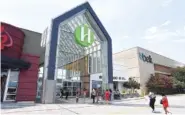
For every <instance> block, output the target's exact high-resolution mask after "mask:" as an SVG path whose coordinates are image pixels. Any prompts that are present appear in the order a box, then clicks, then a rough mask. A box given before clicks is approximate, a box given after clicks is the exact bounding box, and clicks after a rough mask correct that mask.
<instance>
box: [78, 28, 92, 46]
mask: <svg viewBox="0 0 185 115" xmlns="http://www.w3.org/2000/svg"><path fill="white" fill-rule="evenodd" d="M86 36H87V40H88V43H91V30H90V29H89V28H85V27H84V26H82V27H81V39H80V40H81V41H83V42H84V40H85V37H86Z"/></svg>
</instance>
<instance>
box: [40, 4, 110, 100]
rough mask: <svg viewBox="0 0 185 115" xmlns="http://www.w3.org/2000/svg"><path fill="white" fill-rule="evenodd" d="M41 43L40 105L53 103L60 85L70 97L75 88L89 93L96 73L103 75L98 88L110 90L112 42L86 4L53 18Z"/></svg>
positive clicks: (73, 93) (74, 92)
mask: <svg viewBox="0 0 185 115" xmlns="http://www.w3.org/2000/svg"><path fill="white" fill-rule="evenodd" d="M41 42H42V47H44V48H45V54H44V56H45V57H44V61H43V63H44V74H43V78H44V85H43V91H42V92H43V94H42V95H43V97H42V103H53V102H54V101H55V100H54V99H55V97H56V92H55V91H56V90H59V89H57V88H56V86H57V87H58V85H59V84H60V85H61V86H60V87H61V88H64V89H66V90H67V91H68V94H69V95H71V96H74V95H75V94H76V91H75V90H76V89H77V88H78V87H79V88H80V89H81V90H83V89H86V90H87V92H90V91H91V89H90V87H92V84H90V76H91V75H93V74H97V73H101V74H102V85H98V86H102V89H106V88H112V87H113V85H112V80H113V79H112V78H113V77H112V76H113V75H112V74H113V72H112V41H111V38H110V36H109V35H108V33H107V31H106V30H105V29H104V27H103V25H102V24H101V22H100V20H99V19H98V17H97V16H96V14H95V12H94V11H93V10H92V8H91V6H90V5H89V3H88V2H87V3H84V4H82V5H80V6H78V7H76V8H74V9H72V10H70V11H68V12H66V13H65V14H62V15H60V16H58V17H56V18H54V19H53V20H52V23H51V26H48V27H47V28H46V30H45V31H44V33H43V35H42V40H41ZM59 79H60V80H61V81H62V83H58V80H59ZM56 81H57V83H56ZM73 81H75V82H73ZM56 84H57V85H56ZM53 89H55V90H53ZM51 94H54V95H51Z"/></svg>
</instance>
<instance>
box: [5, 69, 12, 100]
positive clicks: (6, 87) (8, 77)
mask: <svg viewBox="0 0 185 115" xmlns="http://www.w3.org/2000/svg"><path fill="white" fill-rule="evenodd" d="M10 76H11V69H9V70H8V74H7V79H6V85H5V90H4V95H3V96H4V97H3V101H6V97H7V91H8V84H9V79H10Z"/></svg>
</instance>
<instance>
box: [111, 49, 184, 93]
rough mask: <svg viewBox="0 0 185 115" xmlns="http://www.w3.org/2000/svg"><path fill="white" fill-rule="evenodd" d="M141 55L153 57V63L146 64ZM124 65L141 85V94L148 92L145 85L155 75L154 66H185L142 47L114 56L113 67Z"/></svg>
mask: <svg viewBox="0 0 185 115" xmlns="http://www.w3.org/2000/svg"><path fill="white" fill-rule="evenodd" d="M139 53H143V54H144V55H145V56H149V55H150V56H151V58H152V62H153V63H148V62H144V61H143V60H142V59H140V57H139ZM114 64H120V65H123V70H124V71H125V73H126V75H127V76H128V77H134V78H135V80H137V81H138V82H139V83H140V84H141V92H140V93H144V92H145V91H146V88H145V85H146V82H147V81H148V79H149V78H150V75H151V74H154V73H155V72H156V71H155V68H154V64H157V65H162V66H166V67H170V68H175V67H177V66H183V65H184V64H182V63H179V62H177V61H174V60H172V59H169V58H167V57H165V56H162V55H159V54H156V53H154V52H151V51H148V50H146V49H143V48H140V47H134V48H131V49H128V50H124V51H122V52H119V53H115V54H114V55H113V65H114Z"/></svg>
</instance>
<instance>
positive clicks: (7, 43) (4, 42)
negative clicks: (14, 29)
mask: <svg viewBox="0 0 185 115" xmlns="http://www.w3.org/2000/svg"><path fill="white" fill-rule="evenodd" d="M0 33H1V41H0V42H1V50H3V49H4V48H5V47H11V46H12V45H13V40H12V37H11V35H10V34H9V33H8V32H7V31H6V29H5V28H4V26H3V25H1V28H0Z"/></svg>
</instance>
